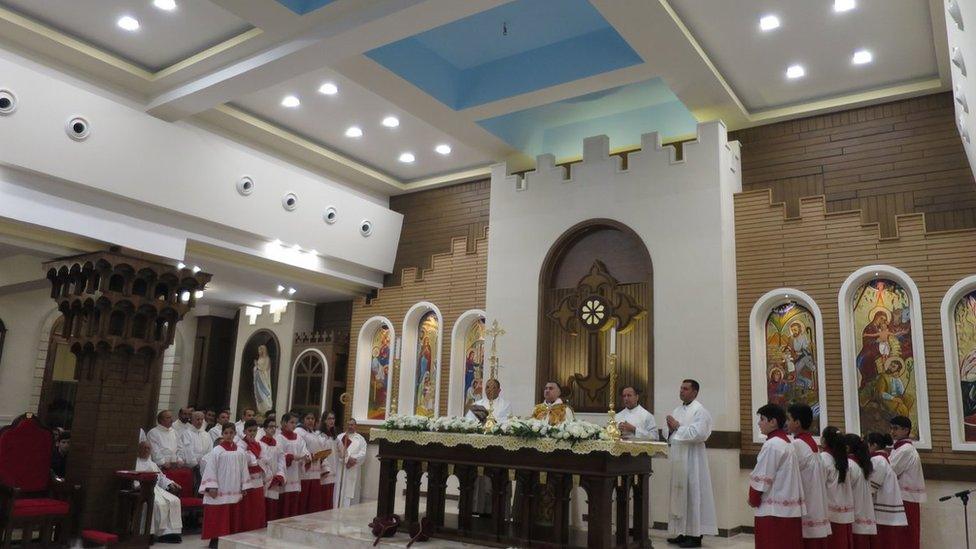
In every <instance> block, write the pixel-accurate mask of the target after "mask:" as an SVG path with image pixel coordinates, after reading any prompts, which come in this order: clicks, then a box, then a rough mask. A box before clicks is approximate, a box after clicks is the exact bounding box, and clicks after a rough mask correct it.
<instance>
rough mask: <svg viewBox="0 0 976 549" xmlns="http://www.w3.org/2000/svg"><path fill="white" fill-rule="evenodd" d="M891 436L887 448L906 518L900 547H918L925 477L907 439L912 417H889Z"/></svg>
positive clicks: (914, 450)
mask: <svg viewBox="0 0 976 549" xmlns="http://www.w3.org/2000/svg"><path fill="white" fill-rule="evenodd" d="M890 423H891V436H892V438H893V439H894V440H895V447H894V449H893V450H892V451H891V457H890V459H891V468H892V469H894V470H895V474H896V475H898V487H899V488H901V499H902V500H904V502H905V516H906V517H907V518H908V539H907V540H906V543H902V548H903V549H919V547H921V540H922V525H921V518H922V517H921V508H920V507H921V504H922V503H925V477H923V476H922V459H921V458H920V457H919V455H918V450H916V449H915V444H914V442H913V441H912V439H911V438H909V437H910V436H911V434H912V420H910V419H908V418H907V417H905V416H895V417H893V418H891V422H890Z"/></svg>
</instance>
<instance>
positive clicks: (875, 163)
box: [729, 93, 976, 236]
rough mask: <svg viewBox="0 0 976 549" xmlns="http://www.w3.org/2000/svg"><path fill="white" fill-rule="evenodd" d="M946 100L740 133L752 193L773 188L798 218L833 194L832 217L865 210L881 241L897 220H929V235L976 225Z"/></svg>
mask: <svg viewBox="0 0 976 549" xmlns="http://www.w3.org/2000/svg"><path fill="white" fill-rule="evenodd" d="M952 101H953V100H952V95H951V94H949V93H941V94H936V95H929V96H926V97H919V98H915V99H908V100H905V101H898V102H895V103H887V104H884V105H876V106H872V107H865V108H861V109H854V110H850V111H844V112H839V113H834V114H827V115H823V116H815V117H812V118H806V119H803V120H792V121H789V122H782V123H778V124H770V125H768V126H759V127H756V128H749V129H745V130H740V131H737V132H732V133H731V134H730V136H729V139H730V140H733V139H734V140H738V141H739V142H740V143H741V144H742V187H743V190H744V191H750V190H758V189H770V190H771V191H772V193H773V200H774V201H776V202H784V203H785V204H786V213H787V216H789V217H796V216H797V215H798V214H799V207H800V199H801V198H803V197H807V196H819V195H825V196H826V202H827V211H829V212H841V211H849V210H860V211H861V220H862V221H863V222H865V223H875V222H876V223H879V224H880V226H881V234H882V235H884V236H891V235H893V234H894V232H895V216H897V215H900V214H906V213H926V214H929V215H928V216H927V217H926V224H927V226H928V229H929V230H930V231H938V230H949V229H963V228H972V227H976V182H974V181H973V175H972V171H971V170H970V168H969V165H968V163H967V160H966V153H965V150H964V149H963V146H962V141H961V140H960V137H959V132H958V130H957V129H956V122H955V120H954V110H953V103H952Z"/></svg>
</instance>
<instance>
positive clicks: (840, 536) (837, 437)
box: [820, 427, 854, 549]
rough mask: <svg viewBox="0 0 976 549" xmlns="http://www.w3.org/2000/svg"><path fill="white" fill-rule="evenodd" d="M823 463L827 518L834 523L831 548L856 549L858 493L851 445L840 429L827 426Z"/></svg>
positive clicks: (822, 438)
mask: <svg viewBox="0 0 976 549" xmlns="http://www.w3.org/2000/svg"><path fill="white" fill-rule="evenodd" d="M820 447H821V449H822V451H821V452H820V462H821V463H822V464H823V471H824V484H825V486H826V492H827V518H828V519H829V520H830V536H829V537H828V538H827V547H828V549H852V548H853V547H854V534H853V530H852V526H853V524H854V492H853V491H852V490H851V479H850V474H849V470H850V468H851V462H849V461H848V457H847V443H845V442H844V437H843V435H841V434H840V431H839V430H838V429H837V427H827V428H826V429H824V430H823V433H822V434H821V435H820Z"/></svg>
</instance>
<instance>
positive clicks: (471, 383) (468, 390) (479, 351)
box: [462, 317, 485, 415]
mask: <svg viewBox="0 0 976 549" xmlns="http://www.w3.org/2000/svg"><path fill="white" fill-rule="evenodd" d="M484 365H485V319H484V317H482V318H479V319H478V320H477V321H475V322H472V323H471V326H469V327H468V330H467V331H466V332H465V334H464V413H463V414H462V415H464V414H467V413H468V410H470V409H471V406H472V405H473V404H474V403H475V402H477V401H478V400H480V399H481V398H482V390H483V381H484V377H485V376H484Z"/></svg>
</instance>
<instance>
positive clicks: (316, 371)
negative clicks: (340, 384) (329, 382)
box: [288, 350, 328, 416]
mask: <svg viewBox="0 0 976 549" xmlns="http://www.w3.org/2000/svg"><path fill="white" fill-rule="evenodd" d="M325 374H326V364H325V356H324V355H322V353H321V352H319V351H315V350H308V351H305V352H304V353H302V354H301V355H299V356H298V360H296V361H295V365H294V368H293V370H292V384H291V404H290V405H289V406H288V409H289V410H297V411H298V412H300V413H301V414H302V415H304V414H306V413H309V412H311V413H313V414H315V415H316V416H318V415H319V414H320V413H321V411H322V410H323V409H327V408H328V407H327V406H324V405H325V404H326V402H325V401H324V400H323V395H324V391H325V380H326V375H325Z"/></svg>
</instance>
